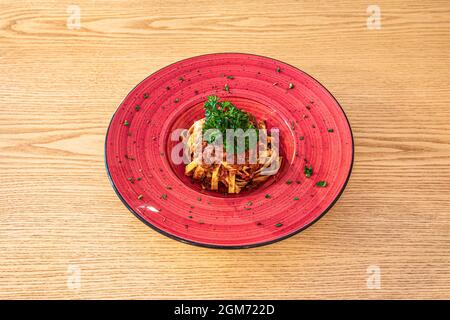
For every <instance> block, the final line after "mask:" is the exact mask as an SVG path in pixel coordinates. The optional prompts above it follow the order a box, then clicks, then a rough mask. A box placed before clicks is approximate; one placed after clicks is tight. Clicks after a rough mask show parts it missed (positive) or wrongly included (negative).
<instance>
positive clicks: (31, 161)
mask: <svg viewBox="0 0 450 320" xmlns="http://www.w3.org/2000/svg"><path fill="white" fill-rule="evenodd" d="M427 2H428V3H423V2H421V1H410V2H405V1H403V0H402V1H400V0H398V1H387V0H380V1H377V2H376V4H377V5H378V6H379V7H378V8H379V9H380V10H381V26H380V29H376V27H377V23H376V21H377V20H376V13H368V11H367V9H368V6H369V5H370V4H372V2H370V1H369V2H368V1H359V0H358V1H354V0H345V1H339V2H337V3H334V2H325V1H324V2H321V1H320V2H319V1H253V2H252V1H211V0H208V1H206V0H205V1H166V2H161V1H154V2H152V1H142V0H139V1H137V0H134V1H100V0H97V1H87V0H74V1H57V0H55V1H51V0H28V1H12V0H3V1H1V3H0V84H1V85H0V172H1V176H2V179H1V184H0V298H70V299H72V298H75V299H76V298H198V299H209V298H269V299H270V298H294V299H297V298H362V299H367V298H447V299H448V298H450V81H449V79H450V3H449V2H448V1H447V0H442V1H427ZM69 5H77V6H78V7H73V6H72V7H70V6H69ZM78 9H79V10H80V13H81V16H80V18H81V20H80V22H81V24H80V25H79V27H80V28H79V29H77V28H78V25H77V19H76V14H77V10H78ZM372 10H375V11H376V10H377V8H375V9H374V8H369V12H370V11H372ZM369 15H373V17H372V18H370V19H369V21H367V19H368V17H369ZM224 51H228V52H229V51H232V52H249V53H256V54H260V55H266V56H270V57H273V58H277V59H280V60H283V61H285V62H288V63H290V64H293V65H295V66H298V67H299V68H301V69H303V70H305V71H306V72H308V73H310V74H312V75H313V76H314V77H316V78H317V79H318V80H319V81H320V82H322V83H323V84H324V85H325V86H326V87H327V88H328V89H329V90H330V91H331V92H332V93H333V94H334V95H335V97H336V98H337V99H338V101H339V102H340V103H341V104H342V106H343V107H344V109H345V111H346V113H347V115H348V117H349V119H350V122H351V124H352V127H353V130H354V136H355V144H356V153H355V164H354V168H353V174H352V177H351V179H350V182H349V184H348V186H347V189H346V191H345V192H344V194H343V196H342V197H341V199H340V200H339V202H338V203H337V204H336V206H335V207H334V208H333V209H332V210H331V211H330V212H329V213H328V214H327V215H326V216H325V217H324V218H323V219H322V220H321V221H320V222H318V223H317V224H315V225H314V226H313V227H311V228H309V229H307V230H306V231H304V232H302V233H300V234H298V235H296V236H294V237H292V238H289V239H287V240H285V241H282V242H279V243H276V244H273V245H269V246H265V247H260V248H255V249H248V250H237V251H236V250H234V251H233V250H232V251H227V250H214V249H204V248H198V247H194V246H190V245H186V244H182V243H179V242H177V241H174V240H171V239H169V238H166V237H164V236H162V235H160V234H159V233H157V232H155V231H153V230H151V229H150V228H148V227H147V226H145V225H144V224H143V223H142V222H140V221H139V220H138V219H136V218H135V217H134V216H133V215H132V214H131V213H130V212H128V210H127V209H126V208H125V207H124V205H123V204H122V203H121V202H120V200H119V199H118V198H117V196H116V195H115V193H114V192H113V190H112V188H111V186H110V183H109V181H108V178H107V175H106V170H105V167H104V162H103V143H104V138H105V133H106V129H107V126H108V123H109V120H110V117H111V115H112V114H113V112H114V111H115V109H116V107H117V105H118V104H119V103H120V102H121V100H122V99H123V98H124V97H125V95H126V94H127V93H128V92H129V91H130V90H131V89H132V88H133V87H134V86H135V85H136V84H137V83H139V82H140V81H141V80H142V79H144V78H145V77H146V76H147V75H148V74H150V73H152V72H154V71H155V70H158V69H159V68H161V67H163V66H165V65H167V64H169V63H172V62H175V61H178V60H180V59H183V58H187V57H191V56H194V55H199V54H204V53H210V52H224ZM378 268H379V269H378ZM377 270H379V271H380V273H376V272H377ZM374 272H375V273H374ZM377 280H380V281H377Z"/></svg>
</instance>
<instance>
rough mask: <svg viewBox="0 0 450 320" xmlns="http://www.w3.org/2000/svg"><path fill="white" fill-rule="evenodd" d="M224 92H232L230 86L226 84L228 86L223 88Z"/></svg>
mask: <svg viewBox="0 0 450 320" xmlns="http://www.w3.org/2000/svg"><path fill="white" fill-rule="evenodd" d="M223 90H225V91H226V92H230V87H228V84H226V85H225V86H224V87H223Z"/></svg>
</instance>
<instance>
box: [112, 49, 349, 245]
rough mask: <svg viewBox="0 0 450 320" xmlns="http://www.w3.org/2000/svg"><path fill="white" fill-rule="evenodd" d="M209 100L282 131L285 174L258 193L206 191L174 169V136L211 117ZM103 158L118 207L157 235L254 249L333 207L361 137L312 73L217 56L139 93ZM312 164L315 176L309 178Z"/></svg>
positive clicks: (192, 62) (118, 117)
mask: <svg viewBox="0 0 450 320" xmlns="http://www.w3.org/2000/svg"><path fill="white" fill-rule="evenodd" d="M225 85H227V86H228V88H229V90H225ZM208 95H218V96H220V97H222V98H223V99H226V100H229V101H232V102H234V104H235V105H236V106H237V107H238V108H241V109H244V110H246V111H249V112H251V113H253V114H254V115H255V116H256V117H257V118H258V119H264V120H266V121H267V125H268V127H269V128H271V127H277V128H279V130H280V152H281V154H282V156H283V165H282V167H281V169H280V171H279V172H278V174H277V175H276V176H275V177H272V178H270V179H269V180H268V181H267V182H266V183H265V184H264V185H262V186H260V187H259V188H257V189H255V190H252V191H243V192H241V193H240V194H238V195H229V196H226V195H223V194H219V193H215V192H205V191H202V190H201V188H200V186H199V185H197V184H193V183H192V182H191V181H190V180H189V178H187V177H185V176H184V174H183V172H184V165H183V164H181V165H175V164H174V163H173V162H172V161H171V157H170V153H171V148H172V147H173V146H174V144H175V143H176V142H171V141H170V134H171V132H172V131H173V130H174V129H176V128H189V127H190V125H191V124H192V123H193V122H194V121H195V120H197V119H200V118H202V117H204V112H203V103H204V101H205V100H206V97H207V96H208ZM105 158H106V168H107V171H108V174H109V177H110V179H111V183H112V185H113V187H114V189H115V191H116V193H117V194H118V196H119V197H120V199H121V200H122V201H123V203H124V204H125V205H126V206H127V208H128V209H129V210H130V211H131V212H133V213H134V214H135V215H136V216H137V217H138V218H140V219H141V220H142V221H144V222H145V223H146V224H147V225H149V226H150V227H152V228H153V229H155V230H157V231H159V232H161V233H163V234H165V235H167V236H169V237H172V238H175V239H177V240H181V241H183V242H188V243H191V244H196V245H201V246H207V247H218V248H246V247H253V246H259V245H264V244H269V243H272V242H275V241H278V240H281V239H284V238H287V237H289V236H292V235H294V234H296V233H297V232H299V231H301V230H303V229H305V228H306V227H308V226H310V225H311V224H312V223H314V222H315V221H316V220H318V219H319V218H320V217H321V216H322V215H324V214H325V213H326V212H327V211H328V210H329V209H330V208H331V207H332V206H333V204H334V203H335V202H336V201H337V199H338V198H339V196H340V195H341V193H342V192H343V190H344V188H345V185H346V184H347V181H348V179H349V177H350V172H351V168H352V163H353V138H352V132H351V129H350V125H349V123H348V120H347V118H346V116H345V114H344V112H343V110H342V108H341V107H340V106H339V104H338V102H337V101H336V100H335V99H334V97H333V96H332V95H331V94H330V93H329V92H328V91H327V90H326V89H325V88H324V87H323V86H322V85H321V84H320V83H319V82H317V81H316V80H315V79H313V78H312V77H311V76H309V75H307V74H306V73H304V72H302V71H300V70H299V69H297V68H295V67H293V66H290V65H288V64H286V63H283V62H280V61H277V60H274V59H270V58H266V57H261V56H256V55H249V54H237V53H225V54H209V55H203V56H198V57H194V58H190V59H186V60H182V61H179V62H177V63H174V64H171V65H169V66H167V67H165V68H163V69H161V70H159V71H157V72H156V73H154V74H152V75H151V76H149V77H148V78H146V79H145V80H144V81H142V82H141V83H140V84H139V85H138V86H137V87H136V88H134V89H133V90H132V91H131V92H130V93H129V94H128V96H127V97H126V98H125V100H124V101H123V102H122V104H121V105H120V106H119V108H118V109H117V111H116V113H115V114H114V116H113V118H112V120H111V123H110V125H109V129H108V133H107V136H106V142H105ZM305 165H307V166H310V165H312V167H313V175H312V176H311V177H310V178H306V177H305V174H304V167H305ZM318 181H326V182H327V186H326V187H320V186H317V185H316V184H317V182H318Z"/></svg>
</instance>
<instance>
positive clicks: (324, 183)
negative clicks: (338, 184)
mask: <svg viewBox="0 0 450 320" xmlns="http://www.w3.org/2000/svg"><path fill="white" fill-rule="evenodd" d="M316 186H318V187H322V188H324V187H326V186H327V182H326V181H318V182H317V183H316Z"/></svg>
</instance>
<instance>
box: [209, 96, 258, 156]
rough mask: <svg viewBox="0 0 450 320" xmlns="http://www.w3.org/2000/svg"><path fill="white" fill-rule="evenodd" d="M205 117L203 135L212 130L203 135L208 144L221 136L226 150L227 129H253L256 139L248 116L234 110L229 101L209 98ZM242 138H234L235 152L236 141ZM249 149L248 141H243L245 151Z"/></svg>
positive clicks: (214, 97) (238, 110)
mask: <svg viewBox="0 0 450 320" xmlns="http://www.w3.org/2000/svg"><path fill="white" fill-rule="evenodd" d="M204 108H205V117H206V121H205V124H204V125H203V133H205V132H206V131H207V130H212V129H216V130H213V132H212V133H211V131H210V132H209V134H208V135H204V138H205V140H206V141H207V142H208V143H213V142H214V141H215V140H216V137H217V136H218V135H219V134H222V139H223V145H224V147H225V149H226V147H227V146H226V130H227V129H233V130H236V129H242V130H243V131H244V134H245V131H247V130H249V129H253V130H255V134H256V138H258V130H257V129H256V128H255V125H254V124H253V123H252V122H251V121H250V120H249V116H250V115H249V114H248V113H246V112H244V111H242V110H240V109H238V108H236V107H235V106H234V105H233V104H232V103H231V102H229V101H219V97H216V96H209V97H208V100H207V101H206V102H205V105H204ZM214 131H215V132H214ZM240 138H243V137H240V136H238V135H236V137H235V141H234V142H235V143H234V145H235V150H236V151H242V150H238V147H239V146H238V144H237V143H236V142H237V141H239V140H238V139H240ZM248 148H249V142H248V139H245V149H246V150H247V149H248Z"/></svg>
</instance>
